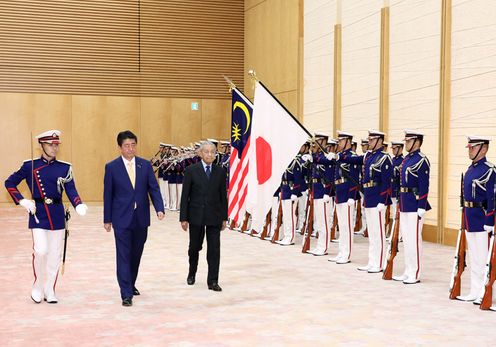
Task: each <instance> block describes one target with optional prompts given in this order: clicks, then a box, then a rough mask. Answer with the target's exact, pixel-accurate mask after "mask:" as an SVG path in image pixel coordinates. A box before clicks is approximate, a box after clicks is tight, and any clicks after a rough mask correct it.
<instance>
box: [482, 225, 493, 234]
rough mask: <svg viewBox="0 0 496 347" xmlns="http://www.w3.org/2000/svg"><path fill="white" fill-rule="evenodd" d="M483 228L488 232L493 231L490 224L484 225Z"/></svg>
mask: <svg viewBox="0 0 496 347" xmlns="http://www.w3.org/2000/svg"><path fill="white" fill-rule="evenodd" d="M484 230H485V231H487V232H488V233H492V232H493V231H494V227H493V226H491V225H484Z"/></svg>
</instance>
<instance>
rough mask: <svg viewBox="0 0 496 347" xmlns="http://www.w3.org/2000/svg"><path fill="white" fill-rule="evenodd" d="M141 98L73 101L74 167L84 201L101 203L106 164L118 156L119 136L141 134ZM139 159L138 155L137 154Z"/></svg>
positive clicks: (77, 98)
mask: <svg viewBox="0 0 496 347" xmlns="http://www.w3.org/2000/svg"><path fill="white" fill-rule="evenodd" d="M139 111H140V108H139V98H123V97H111V96H74V97H73V120H72V124H73V143H74V146H73V165H74V175H75V179H76V184H77V187H78V190H79V193H80V195H81V197H82V199H83V200H84V201H102V198H103V174H104V166H105V163H107V162H109V161H110V160H113V159H114V158H116V157H117V156H119V155H120V154H119V151H118V147H117V140H116V138H117V134H118V133H119V132H120V131H122V130H131V131H132V132H134V133H135V134H136V135H137V136H138V153H139V152H140V149H141V147H140V141H139V138H140V133H139V125H140V124H139V117H138V116H139ZM138 155H139V154H138Z"/></svg>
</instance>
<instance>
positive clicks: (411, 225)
mask: <svg viewBox="0 0 496 347" xmlns="http://www.w3.org/2000/svg"><path fill="white" fill-rule="evenodd" d="M423 225H424V218H418V214H417V212H400V232H401V234H402V235H403V247H404V253H405V272H404V273H403V275H405V276H406V280H408V281H414V280H420V269H421V261H422V227H423Z"/></svg>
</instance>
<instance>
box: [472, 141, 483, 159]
mask: <svg viewBox="0 0 496 347" xmlns="http://www.w3.org/2000/svg"><path fill="white" fill-rule="evenodd" d="M482 146H484V144H480V145H479V150H478V151H477V154H476V155H475V157H474V159H472V161H475V159H477V157H478V156H479V153H480V152H481V151H482Z"/></svg>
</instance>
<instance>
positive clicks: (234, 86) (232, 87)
mask: <svg viewBox="0 0 496 347" xmlns="http://www.w3.org/2000/svg"><path fill="white" fill-rule="evenodd" d="M222 77H224V79H225V80H226V82H227V84H229V93H230V92H232V91H233V89H236V85H235V84H234V83H233V81H231V80H230V79H229V77H227V76H226V75H222Z"/></svg>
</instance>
